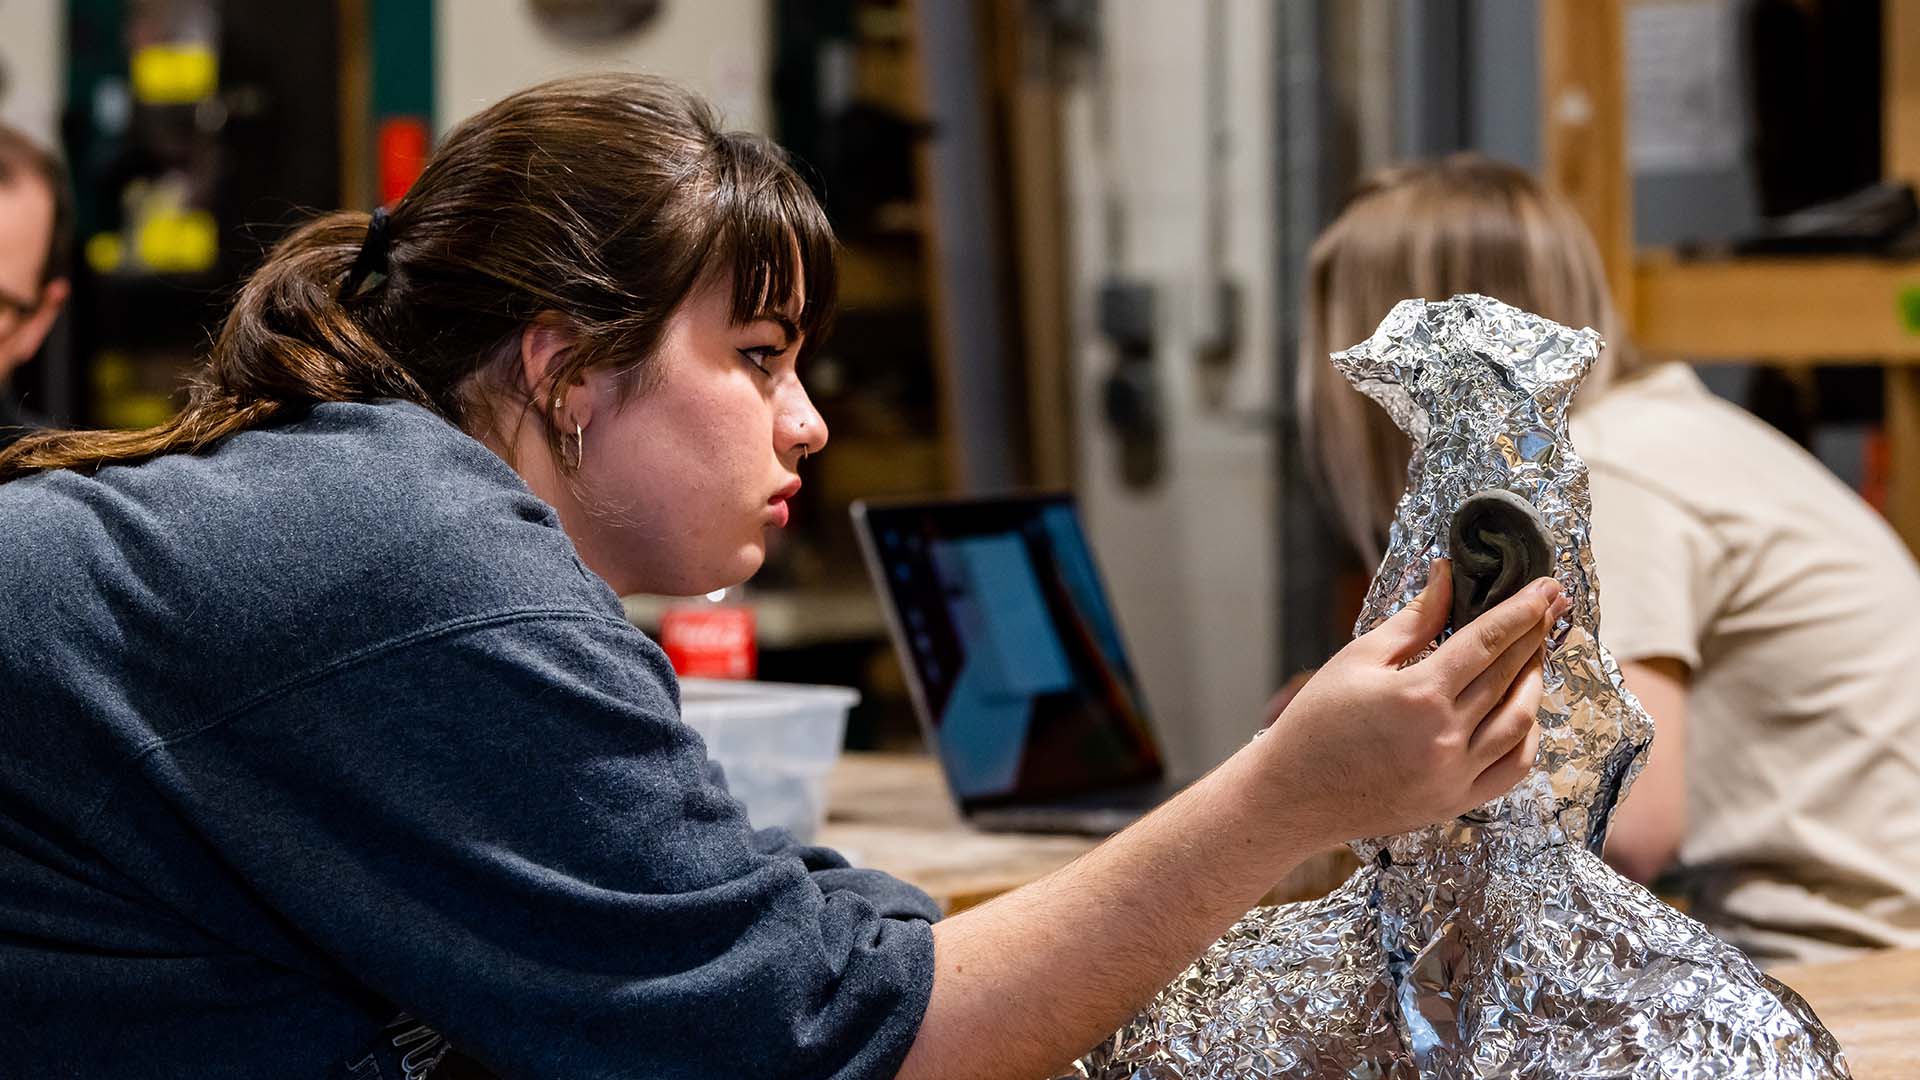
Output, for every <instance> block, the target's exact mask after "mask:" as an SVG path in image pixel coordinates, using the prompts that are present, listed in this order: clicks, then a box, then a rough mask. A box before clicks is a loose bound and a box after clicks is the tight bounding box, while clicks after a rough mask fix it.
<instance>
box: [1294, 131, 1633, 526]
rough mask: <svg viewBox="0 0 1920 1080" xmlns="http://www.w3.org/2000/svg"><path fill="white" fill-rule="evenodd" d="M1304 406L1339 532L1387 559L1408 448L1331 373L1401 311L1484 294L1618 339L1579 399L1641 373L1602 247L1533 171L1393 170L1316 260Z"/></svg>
mask: <svg viewBox="0 0 1920 1080" xmlns="http://www.w3.org/2000/svg"><path fill="white" fill-rule="evenodd" d="M1307 264H1308V265H1307V283H1306V298H1305V304H1304V308H1305V310H1304V319H1303V325H1302V332H1301V341H1300V369H1299V376H1298V377H1299V387H1298V394H1297V397H1296V400H1297V403H1298V404H1297V408H1298V410H1299V420H1300V426H1301V432H1302V435H1303V438H1304V441H1305V444H1306V448H1307V454H1308V459H1309V464H1310V466H1311V468H1312V471H1313V472H1314V473H1315V475H1316V476H1317V477H1318V478H1319V479H1320V480H1321V482H1322V486H1323V489H1324V495H1325V497H1326V499H1327V501H1328V503H1329V504H1330V507H1331V509H1332V511H1333V514H1334V517H1335V519H1336V522H1337V524H1338V525H1339V528H1340V531H1341V533H1342V534H1343V535H1345V537H1346V538H1347V540H1348V541H1349V542H1350V543H1351V544H1352V545H1353V547H1354V550H1355V551H1356V552H1357V553H1358V554H1359V555H1360V556H1361V557H1362V558H1364V559H1367V560H1369V561H1373V560H1377V559H1379V557H1380V553H1381V551H1382V547H1383V541H1384V539H1385V534H1386V530H1387V526H1388V525H1389V524H1390V523H1391V522H1392V520H1393V512H1394V506H1395V504H1396V503H1397V502H1398V501H1399V498H1400V493H1401V491H1402V490H1403V489H1404V488H1405V487H1406V481H1407V477H1406V471H1407V459H1408V456H1409V453H1410V450H1409V447H1408V445H1407V439H1406V436H1405V435H1403V434H1401V433H1400V430H1399V429H1398V428H1396V427H1395V426H1394V425H1393V422H1392V421H1391V420H1390V419H1388V417H1387V414H1386V411H1385V410H1383V409H1381V408H1380V407H1379V406H1378V405H1376V404H1374V403H1373V402H1372V401H1369V400H1368V399H1367V398H1366V397H1365V396H1364V395H1362V394H1361V393H1360V392H1359V391H1357V390H1355V389H1354V388H1353V387H1352V386H1351V385H1349V384H1348V383H1347V381H1346V380H1345V379H1343V378H1341V377H1340V375H1339V373H1338V372H1336V371H1334V370H1333V366H1332V364H1330V363H1329V362H1328V360H1327V357H1328V354H1329V353H1331V352H1333V351H1335V350H1338V349H1344V348H1347V347H1349V346H1352V345H1355V344H1358V343H1359V342H1361V341H1363V340H1365V339H1366V338H1367V337H1368V335H1370V334H1372V333H1373V330H1374V328H1375V327H1376V326H1377V325H1379V323H1380V321H1381V320H1382V319H1384V318H1386V315H1387V312H1388V311H1390V310H1392V308H1393V305H1394V304H1395V303H1398V302H1399V301H1401V300H1405V299H1409V298H1414V297H1418V298H1421V299H1426V300H1445V299H1448V298H1450V297H1453V296H1457V295H1459V294H1461V293H1484V294H1485V295H1488V296H1492V297H1495V298H1497V299H1500V300H1504V301H1506V302H1507V303H1509V304H1512V305H1514V306H1515V307H1519V308H1524V309H1526V310H1528V311H1531V312H1534V313H1536V314H1539V315H1544V316H1546V317H1547V318H1549V319H1553V320H1554V321H1556V322H1560V323H1564V324H1565V325H1568V326H1573V327H1582V326H1591V327H1593V328H1594V329H1596V330H1598V331H1600V334H1601V336H1602V337H1604V338H1606V340H1607V349H1606V351H1605V352H1604V353H1602V354H1601V357H1600V360H1599V362H1598V363H1597V364H1596V365H1595V367H1594V370H1593V372H1592V374H1590V375H1589V376H1588V377H1587V381H1586V383H1585V386H1584V388H1583V389H1582V390H1581V392H1580V395H1579V398H1578V401H1579V402H1581V403H1584V402H1588V401H1591V400H1593V399H1594V398H1596V397H1598V396H1599V395H1600V394H1601V393H1602V392H1603V391H1604V389H1605V388H1606V387H1607V385H1608V384H1610V383H1612V382H1615V381H1618V380H1620V379H1621V378H1624V377H1626V376H1627V375H1628V374H1629V373H1630V372H1631V371H1632V370H1633V369H1634V367H1635V366H1636V361H1635V358H1634V353H1633V352H1632V350H1631V349H1629V348H1628V346H1627V345H1626V343H1625V342H1624V341H1623V340H1622V339H1621V330H1622V328H1621V327H1620V326H1619V325H1618V323H1617V320H1616V318H1615V316H1614V310H1613V301H1612V298H1611V297H1610V296H1609V295H1608V293H1607V284H1606V273H1605V271H1604V269H1603V268H1602V265H1601V262H1600V254H1599V251H1598V249H1597V248H1595V247H1594V243H1593V238H1592V236H1591V235H1590V234H1589V233H1588V232H1587V228H1586V225H1585V224H1584V223H1583V222H1582V221H1581V220H1580V217H1579V214H1578V213H1576V212H1575V211H1574V209H1573V207H1572V206H1570V205H1568V204H1567V202H1566V201H1565V200H1563V199H1561V198H1559V197H1558V196H1556V195H1554V194H1553V193H1552V192H1549V191H1547V190H1546V189H1545V188H1543V187H1541V186H1540V184H1539V183H1538V182H1536V181H1535V180H1534V179H1533V177H1532V176H1530V175H1528V174H1527V173H1526V172H1525V171H1524V170H1521V169H1518V168H1515V167H1514V166H1512V165H1506V164H1503V163H1501V162H1498V161H1494V160H1492V159H1490V158H1486V157H1483V156H1481V155H1478V154H1454V155H1451V156H1448V157H1445V158H1442V159H1440V160H1438V161H1432V162H1425V163H1421V164H1415V165H1405V166H1399V167H1394V168H1388V169H1384V170H1381V171H1379V172H1376V173H1374V174H1373V175H1372V176H1370V177H1368V178H1367V179H1366V180H1365V181H1363V182H1362V184H1361V186H1360V189H1359V191H1358V192H1356V193H1355V194H1354V197H1353V199H1352V200H1351V201H1349V202H1348V203H1347V207H1346V209H1345V210H1344V211H1343V212H1342V213H1341V214H1340V217H1339V218H1338V219H1336V220H1335V221H1334V223H1333V224H1331V225H1329V226H1327V228H1326V231H1324V232H1322V233H1321V234H1320V237H1319V239H1318V240H1317V241H1315V242H1314V245H1313V251H1312V253H1311V254H1310V255H1309V256H1308V259H1307Z"/></svg>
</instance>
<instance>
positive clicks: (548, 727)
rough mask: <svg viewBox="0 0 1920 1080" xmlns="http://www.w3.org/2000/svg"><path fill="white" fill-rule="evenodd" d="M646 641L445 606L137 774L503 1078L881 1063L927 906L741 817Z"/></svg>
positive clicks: (917, 1005) (404, 1002) (317, 937)
mask: <svg viewBox="0 0 1920 1080" xmlns="http://www.w3.org/2000/svg"><path fill="white" fill-rule="evenodd" d="M678 713H679V710H678V701H677V684H675V682H674V681H673V674H672V671H671V669H670V668H669V667H668V665H667V662H666V659H665V657H664V655H662V654H661V652H660V650H659V649H658V648H657V647H655V646H654V645H653V643H652V642H651V641H649V640H647V639H646V637H645V636H644V635H642V634H640V633H639V632H638V631H636V630H634V629H633V628H631V627H628V626H626V625H624V624H621V623H617V622H616V620H613V619H610V618H606V617H603V616H595V615H585V614H579V613H568V612H552V613H524V612H523V613H519V614H513V615H508V616H496V617H492V618H481V619H472V620H466V621H464V622H461V623H457V624H453V625H447V626H442V627H438V628H435V629H434V630H432V631H431V632H427V633H422V634H419V635H415V636H414V637H413V638H411V639H409V640H406V641H401V642H394V643H390V644H389V645H388V646H386V647H383V648H380V649H377V650H373V651H371V652H369V653H367V654H364V655H359V656H352V657H348V658H346V659H345V660H342V661H340V662H339V663H337V664H335V665H333V666H332V667H331V668H329V669H328V670H325V671H323V672H320V673H317V674H313V675H309V676H306V677H304V678H302V679H300V680H298V681H295V682H293V683H291V684H289V685H286V686H283V687H279V688H276V689H274V690H273V691H271V692H270V693H267V694H265V695H262V696H261V697H260V698H259V699H258V700H254V701H249V702H243V703H239V704H238V705H237V706H236V707H235V709H234V710H233V711H232V712H231V713H230V714H228V715H224V716H221V717H216V718H213V719H212V720H211V721H210V722H209V723H207V724H206V725H204V726H202V727H199V728H197V729H195V730H194V731H192V732H191V733H188V734H184V735H181V736H179V737H176V738H173V739H171V740H169V741H167V742H165V743H163V744H161V745H157V746H155V747H152V748H151V749H150V750H149V752H148V753H147V754H146V755H145V756H144V757H143V759H142V760H141V762H140V765H139V769H138V773H139V775H138V779H137V780H129V781H127V782H130V783H131V782H139V783H146V784H150V785H153V786H154V787H156V788H158V789H159V794H160V795H161V796H162V798H163V799H164V800H165V801H166V802H167V803H168V804H170V805H171V806H172V807H174V808H175V812H176V813H177V814H178V816H179V817H180V818H181V819H182V821H183V822H184V824H185V826H186V827H187V828H188V829H190V830H191V831H193V832H194V833H196V834H198V835H199V836H200V837H201V838H203V840H204V842H205V843H207V844H210V845H213V846H214V847H215V848H217V849H218V853H219V857H220V859H221V860H222V861H224V862H225V863H227V864H228V865H230V866H231V867H232V868H233V870H234V872H235V873H236V874H237V875H239V876H240V877H241V878H243V879H244V880H245V882H246V883H247V886H248V887H249V888H251V889H252V890H254V891H255V892H257V894H259V896H260V897H261V898H262V899H263V901H264V902H265V903H266V904H267V905H269V906H270V907H271V908H272V909H273V910H275V911H276V912H278V913H279V914H280V915H282V916H283V917H284V918H285V919H286V920H287V922H288V923H289V924H290V925H291V927H292V928H293V929H294V930H295V931H297V933H298V934H300V935H302V936H304V937H305V938H307V939H309V940H310V941H311V942H312V944H313V946H314V948H315V950H316V951H317V953H319V954H320V955H323V956H325V957H327V958H328V959H329V960H330V961H331V962H332V963H334V964H337V966H338V968H339V970H340V971H341V972H342V973H344V974H345V975H346V976H347V977H349V978H351V979H353V980H355V981H357V982H358V983H360V984H362V985H364V986H365V987H367V988H368V989H369V990H370V991H371V992H372V993H373V994H375V995H377V996H378V997H379V998H380V999H382V1000H384V1001H387V1002H390V1003H391V1004H393V1005H394V1006H397V1007H400V1008H404V1009H406V1010H408V1011H410V1012H412V1013H413V1014H414V1015H416V1016H419V1017H421V1018H422V1019H423V1020H425V1021H426V1022H428V1023H429V1024H431V1025H432V1026H434V1027H435V1028H436V1029H437V1030H439V1031H440V1032H441V1033H442V1034H444V1035H445V1036H446V1037H447V1038H448V1039H449V1040H450V1041H452V1042H453V1043H454V1045H456V1046H458V1047H460V1048H461V1049H462V1050H463V1051H464V1052H465V1053H467V1054H469V1055H470V1056H472V1057H474V1058H475V1059H477V1060H479V1061H480V1062H482V1063H483V1064H485V1065H487V1066H488V1067H490V1068H492V1069H494V1070H495V1071H497V1072H499V1073H501V1074H502V1075H509V1076H566V1077H577V1078H595V1077H642V1076H645V1077H714V1076H758V1077H784V1076H793V1077H803V1076H804V1077H836V1078H849V1080H851V1078H864V1077H887V1076H892V1075H893V1074H894V1072H895V1071H896V1070H897V1069H898V1066H899V1063H900V1061H901V1060H902V1059H903V1058H904V1056H905V1054H906V1051H907V1049H908V1047H909V1046H910V1044H911V1043H912V1041H913V1038H914V1034H915V1032H916V1031H917V1029H918V1027H919V1024H920V1021H921V1018H922V1015H923V1013H924V1011H925V1009H926V1003H927V999H928V996H929V994H930V993H931V989H932V972H933V941H932V933H931V929H930V927H929V925H928V921H929V919H930V918H932V917H933V916H934V915H935V914H936V912H935V910H934V909H933V906H932V904H931V902H930V901H928V900H927V898H926V897H925V896H924V895H923V894H920V893H919V892H918V890H914V889H912V888H911V887H909V886H906V885H903V884H901V883H899V882H896V881H894V880H892V879H890V878H887V877H885V875H881V874H877V873H874V872H872V871H861V870H856V869H853V868H851V867H849V866H847V864H846V862H845V860H843V859H841V858H840V857H839V856H838V855H835V854H833V853H832V852H829V851H826V850H825V849H819V848H801V847H798V846H796V845H794V844H793V843H792V841H791V839H790V838H788V837H786V835H785V834H784V833H780V832H777V831H769V832H766V833H760V834H756V833H755V832H753V831H752V829H751V828H750V826H749V825H748V823H747V821H746V818H745V815H744V812H743V811H742V809H741V807H740V805H739V804H738V803H737V802H736V801H735V800H734V799H732V798H731V797H729V796H728V795H727V793H726V790H725V788H724V786H723V784H721V783H719V782H717V780H716V778H715V777H714V776H713V775H711V774H710V772H709V770H708V768H707V762H706V755H705V750H704V747H703V746H702V744H701V742H700V739H699V736H698V735H697V734H695V733H694V732H693V731H692V729H690V728H688V727H687V726H686V725H684V724H682V723H681V722H680V721H679V718H678Z"/></svg>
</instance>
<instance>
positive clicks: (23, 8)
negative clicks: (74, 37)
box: [0, 0, 66, 145]
mask: <svg viewBox="0 0 1920 1080" xmlns="http://www.w3.org/2000/svg"><path fill="white" fill-rule="evenodd" d="M0 26H4V27H5V28H6V32H5V33H0V120H3V121H5V122H6V123H7V124H9V125H11V126H13V127H16V128H19V129H21V130H23V131H25V132H27V134H29V135H31V136H33V137H34V138H36V139H38V140H40V141H41V142H43V143H46V144H48V145H52V144H53V143H54V142H55V140H56V139H57V137H58V135H59V123H60V100H61V96H62V95H63V94H64V93H65V92H66V83H65V79H66V68H65V63H64V57H65V55H66V51H65V48H64V38H65V26H66V4H65V3H64V2H63V0H0Z"/></svg>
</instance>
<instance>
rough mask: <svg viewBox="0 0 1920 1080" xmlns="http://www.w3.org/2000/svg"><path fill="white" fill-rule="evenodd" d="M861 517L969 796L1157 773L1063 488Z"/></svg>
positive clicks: (1045, 794) (1006, 795)
mask: <svg viewBox="0 0 1920 1080" xmlns="http://www.w3.org/2000/svg"><path fill="white" fill-rule="evenodd" d="M855 515H856V518H858V519H859V520H860V521H861V523H862V537H861V540H862V543H863V545H864V546H865V547H866V549H867V553H868V557H869V560H870V562H871V564H872V569H873V571H874V573H875V576H876V578H880V579H883V580H884V585H883V586H882V589H881V591H882V594H883V596H882V599H883V601H884V602H885V603H886V604H887V605H888V606H889V607H890V608H891V611H890V614H891V616H892V624H893V627H894V630H895V638H896V643H897V644H898V645H899V648H900V652H901V654H902V657H903V662H904V663H905V664H906V665H907V666H908V667H910V669H911V670H910V671H909V677H910V678H911V679H913V681H914V682H915V683H916V684H917V687H918V691H919V704H920V707H921V710H922V720H923V721H924V722H925V724H926V726H927V728H928V729H929V730H928V732H927V735H928V739H929V741H930V742H932V743H933V744H934V749H935V751H936V753H938V755H939V757H940V762H941V765H942V766H943V767H944V768H945V770H946V773H947V780H948V782H949V783H950V784H952V786H953V790H954V793H955V794H956V795H957V796H958V797H959V799H960V802H961V805H962V806H963V807H965V808H967V809H973V808H976V807H988V806H996V805H1009V804H1022V803H1032V802H1035V801H1039V800H1044V799H1048V798H1057V797H1061V796H1067V795H1076V794H1081V793H1087V792H1095V791H1101V790H1107V789H1112V788H1117V787H1125V786H1129V785H1133V784H1144V783H1152V782H1155V781H1158V780H1159V779H1160V778H1161V776H1162V772H1163V770H1162V766H1161V761H1160V753H1159V750H1158V749H1157V747H1156V745H1155V742H1154V737H1153V732H1152V730H1151V729H1150V727H1149V726H1148V723H1147V713H1146V707H1145V704H1144V702H1143V701H1142V700H1141V696H1140V692H1139V689H1138V685H1137V683H1136V682H1135V680H1134V675H1133V669H1132V668H1131V666H1129V665H1128V663H1127V655H1126V650H1125V648H1124V647H1123V646H1122V645H1121V642H1120V630H1119V626H1118V624H1117V623H1116V622H1115V620H1114V617H1113V611H1112V608H1111V606H1110V605H1109V604H1108V603H1107V594H1106V590H1105V589H1104V587H1103V586H1102V585H1101V583H1100V575H1099V571H1098V570H1097V569H1096V568H1095V566H1094V562H1093V552H1092V550H1091V549H1090V548H1089V547H1088V545H1087V541H1086V536H1085V534H1084V533H1083V532H1082V530H1081V528H1080V516H1079V513H1078V511H1077V510H1076V508H1075V506H1074V503H1073V501H1072V499H1071V497H1069V496H1065V495H1056V496H1028V497H1018V498H1006V499H991V500H982V501H976V502H963V503H938V504H916V505H902V504H895V505H863V506H860V507H858V508H856V511H855Z"/></svg>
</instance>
